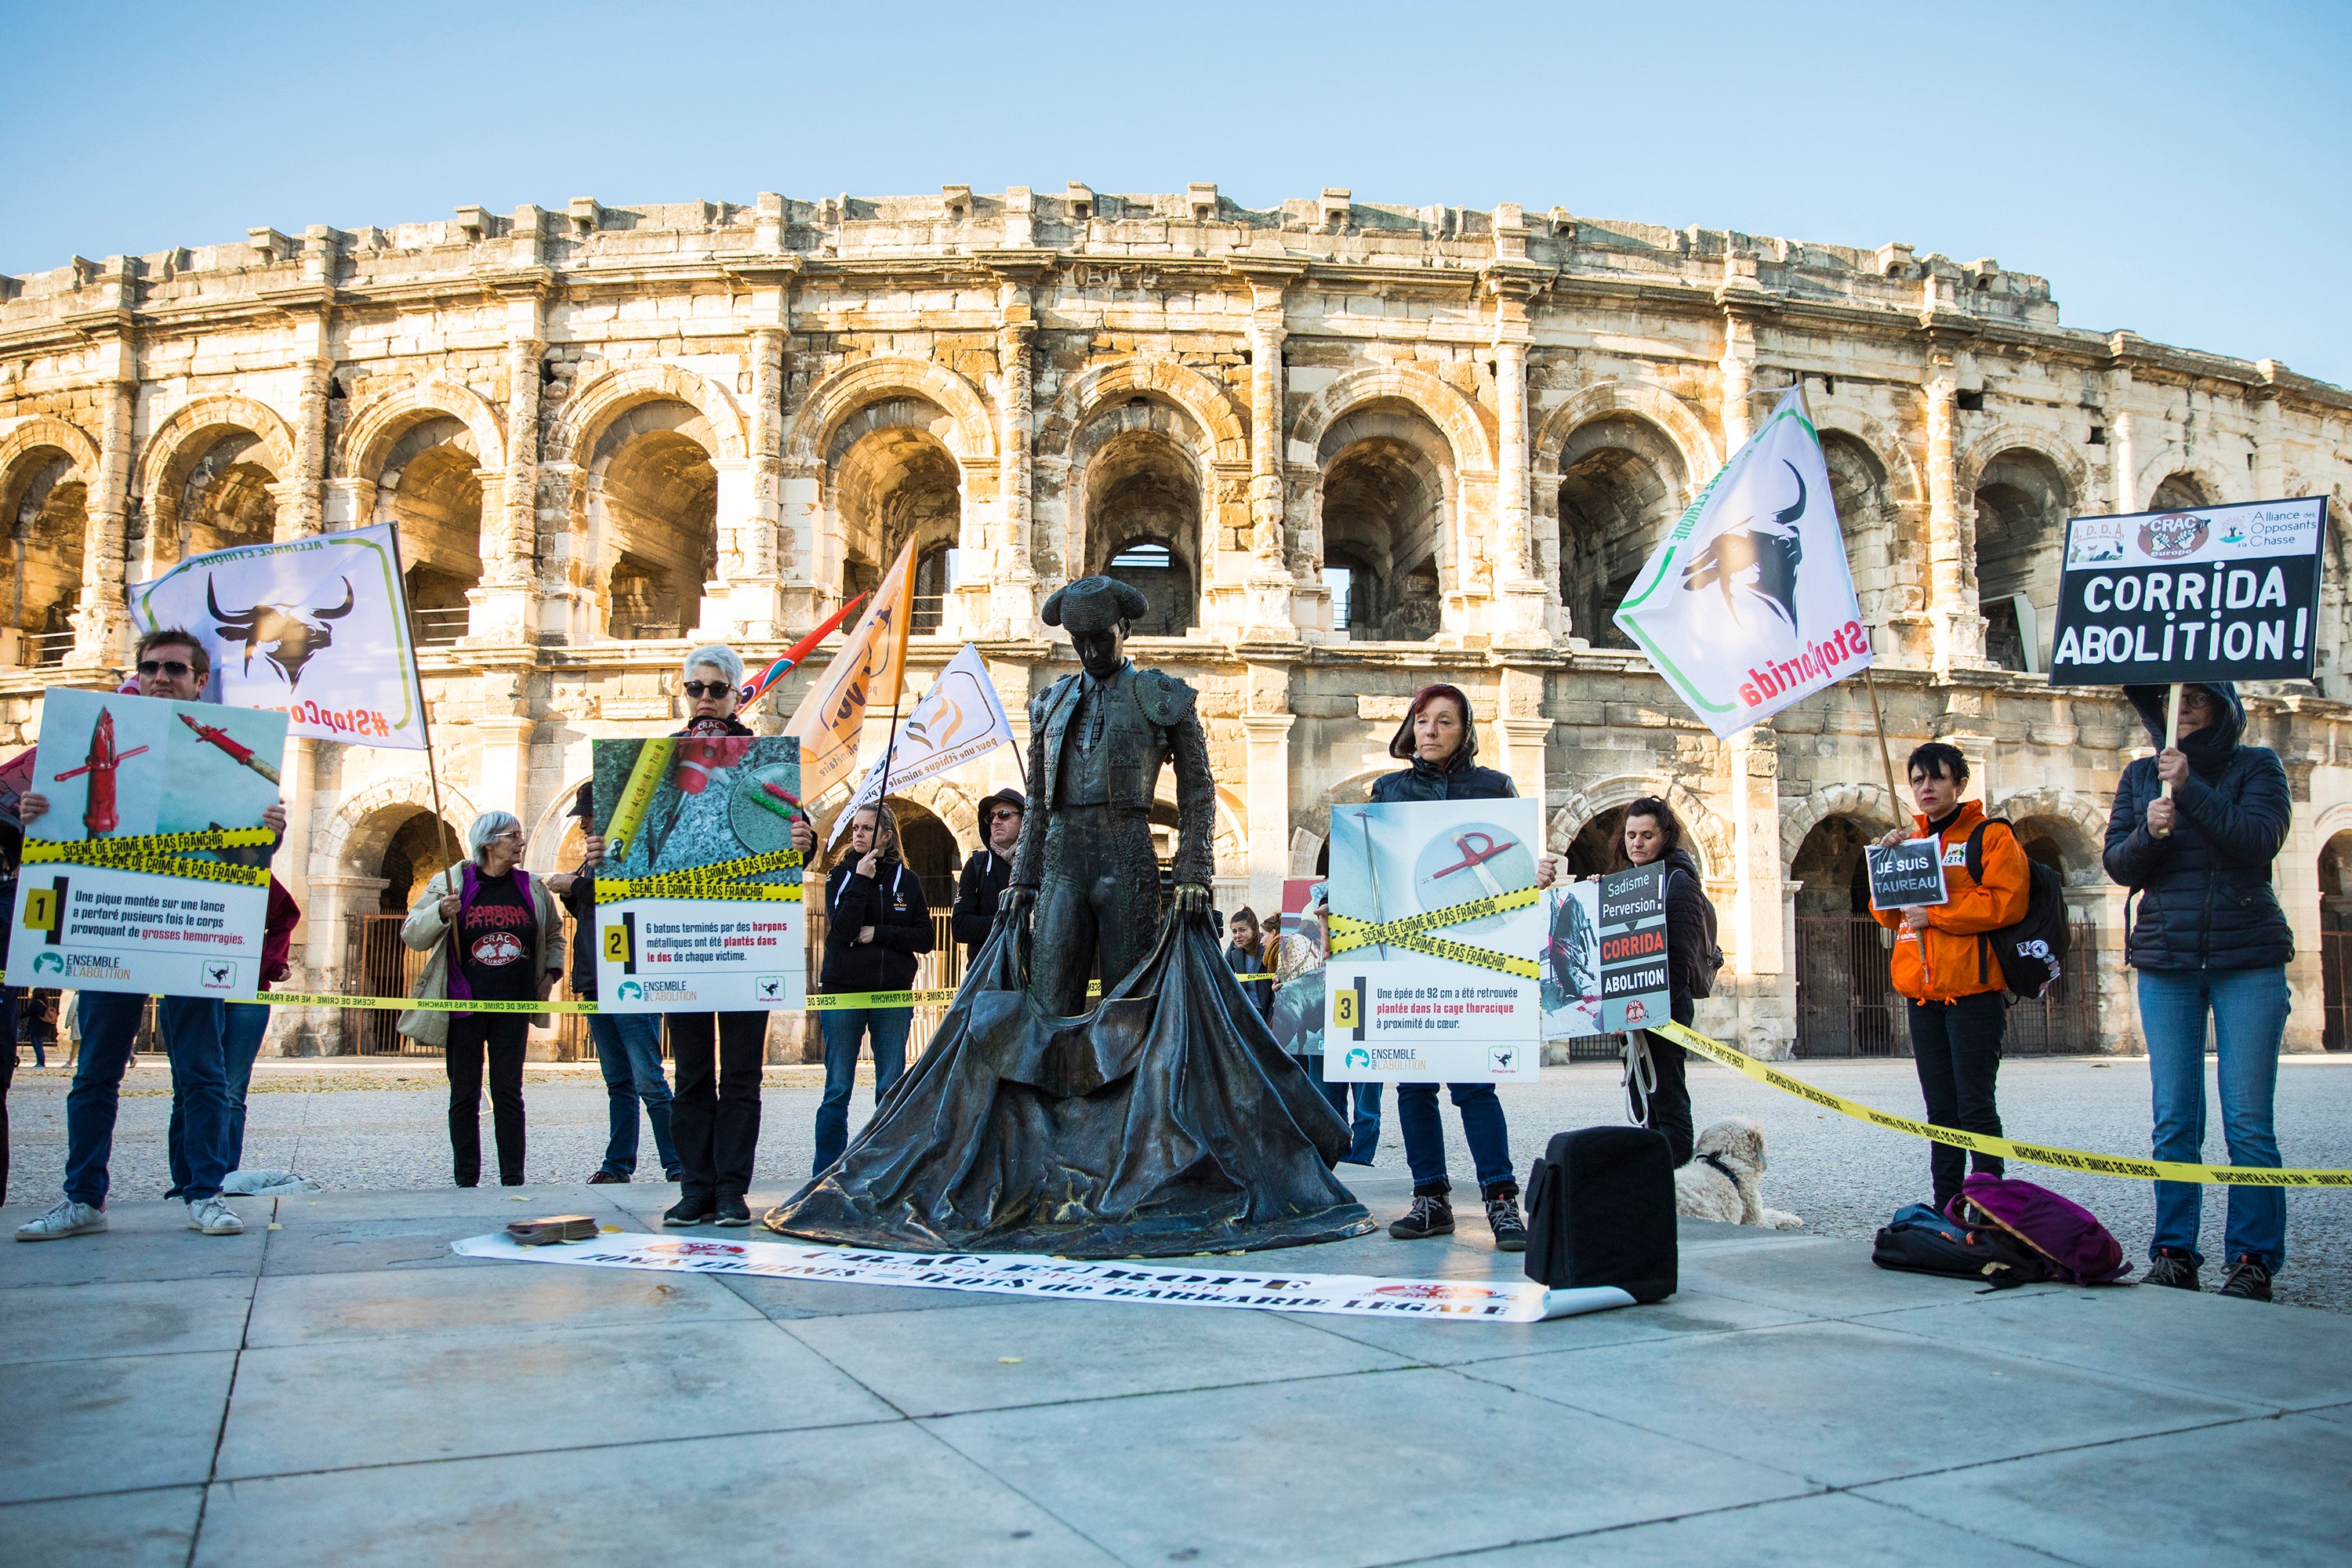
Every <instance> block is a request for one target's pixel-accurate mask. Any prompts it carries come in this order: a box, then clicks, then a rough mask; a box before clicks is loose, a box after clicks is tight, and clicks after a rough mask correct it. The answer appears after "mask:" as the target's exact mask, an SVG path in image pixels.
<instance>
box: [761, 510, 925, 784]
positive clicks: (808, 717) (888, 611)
mask: <svg viewBox="0 0 2352 1568" xmlns="http://www.w3.org/2000/svg"><path fill="white" fill-rule="evenodd" d="M914 587H915V542H914V541H913V540H912V539H909V540H908V542H907V545H906V548H905V549H903V550H901V551H899V552H898V560H897V561H895V562H893V563H891V566H890V571H889V573H888V574H887V575H886V576H885V577H884V578H883V579H882V586H881V587H880V588H878V589H877V590H876V591H875V594H874V599H873V602H872V603H871V604H869V605H866V613H865V615H863V616H859V617H858V620H857V625H856V626H854V627H852V628H851V629H850V633H849V640H848V642H847V643H845V644H844V645H843V647H842V649H841V651H840V652H839V653H837V654H835V655H834V656H833V662H832V663H831V664H828V665H826V666H825V667H824V674H823V675H820V676H818V677H817V679H816V683H815V684H814V685H813V686H811V687H810V688H809V689H808V695H807V696H805V697H803V698H802V699H801V705H800V707H799V708H797V709H795V710H793V717H792V721H791V722H789V723H787V724H786V725H785V726H784V733H785V734H787V735H795V736H798V737H799V738H800V742H801V798H802V799H803V800H806V801H814V800H815V799H816V798H817V797H818V796H819V795H823V794H824V792H825V791H826V790H829V789H831V788H832V787H833V786H834V785H835V784H839V783H840V782H841V781H842V780H844V779H845V778H847V777H848V776H849V775H850V774H851V773H855V772H856V770H857V742H858V738H859V737H860V736H861V735H862V734H863V733H864V732H865V728H866V710H867V709H868V708H869V707H877V706H879V705H881V704H883V703H888V704H889V705H890V706H891V707H893V708H895V707H897V706H898V692H899V689H900V687H901V686H902V685H904V683H905V680H906V674H907V634H908V629H909V623H910V622H911V620H912V618H913V614H914Z"/></svg>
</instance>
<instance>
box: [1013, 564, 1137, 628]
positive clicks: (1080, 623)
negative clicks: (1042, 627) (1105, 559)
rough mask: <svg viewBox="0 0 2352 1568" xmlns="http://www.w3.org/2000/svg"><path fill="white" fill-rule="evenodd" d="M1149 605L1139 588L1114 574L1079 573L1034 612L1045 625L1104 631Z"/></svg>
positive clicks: (1129, 618) (1132, 617) (1133, 616)
mask: <svg viewBox="0 0 2352 1568" xmlns="http://www.w3.org/2000/svg"><path fill="white" fill-rule="evenodd" d="M1150 608H1151V601H1150V600H1149V599H1147V598H1145V597H1144V596H1143V590H1142V589H1140V588H1139V587H1137V586H1136V585H1135V584H1132V583H1122V582H1120V581H1119V580H1118V578H1116V577H1099V576H1097V577H1081V578H1079V579H1078V580H1077V581H1076V582H1075V583H1073V584H1070V585H1069V586H1068V587H1066V588H1061V589H1057V590H1055V594H1054V596H1053V597H1052V598H1050V599H1047V600H1046V601H1045V608H1044V609H1043V610H1041V611H1039V612H1038V614H1039V615H1040V616H1042V617H1044V619H1045V624H1046V625H1047V626H1066V627H1067V628H1069V629H1070V630H1071V631H1074V632H1107V631H1108V630H1110V629H1111V628H1112V627H1113V626H1118V623H1119V622H1121V621H1123V620H1124V621H1131V620H1133V619H1135V617H1136V616H1140V615H1142V614H1143V613H1144V612H1145V611H1147V610H1149V609H1150Z"/></svg>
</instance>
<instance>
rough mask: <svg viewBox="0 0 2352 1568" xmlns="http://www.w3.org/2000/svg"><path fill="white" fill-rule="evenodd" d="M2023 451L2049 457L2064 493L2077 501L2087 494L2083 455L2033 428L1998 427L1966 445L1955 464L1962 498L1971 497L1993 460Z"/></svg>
mask: <svg viewBox="0 0 2352 1568" xmlns="http://www.w3.org/2000/svg"><path fill="white" fill-rule="evenodd" d="M2020 449H2022V450H2025V451H2029V452H2037V453H2039V454H2041V455H2042V457H2044V458H2048V459H2049V460H2050V462H2051V464H2052V465H2053V467H2055V468H2057V470H2058V472H2059V475H2060V477H2062V478H2063V479H2064V480H2065V481H2066V493H2067V494H2068V495H2070V496H2073V497H2075V498H2077V499H2079V498H2081V497H2082V496H2083V495H2084V494H2085V493H2087V491H2088V489H2089V487H2090V482H2091V468H2090V465H2089V464H2087V463H2085V462H2084V460H2083V455H2082V454H2081V453H2080V452H2078V451H2076V450H2075V449H2074V447H2073V445H2072V444H2070V443H2069V442H2067V441H2066V440H2064V439H2063V438H2062V437H2058V436H2054V435H2053V434H2051V433H2050V432H2049V431H2047V430H2043V429H2041V428H2038V427H2037V426H2032V425H2011V424H2002V425H1997V426H1994V427H1993V428H1992V429H1990V430H1988V431H1986V432H1985V433H1984V434H1983V435H1982V436H1979V437H1977V438H1976V439H1975V440H1973V441H1971V442H1969V449H1968V450H1967V451H1966V452H1964V453H1962V454H1961V456H1960V460H1959V464H1958V488H1959V489H1960V491H1961V493H1962V494H1964V495H1973V494H1974V493H1975V492H1976V488H1977V483H1978V481H1979V479H1982V478H1983V477H1984V471H1985V468H1986V467H1987V466H1988V465H1990V463H1991V462H1992V461H1993V459H1994V458H1999V457H2000V456H2002V455H2003V454H2004V453H2008V452H2012V451H2017V450H2020Z"/></svg>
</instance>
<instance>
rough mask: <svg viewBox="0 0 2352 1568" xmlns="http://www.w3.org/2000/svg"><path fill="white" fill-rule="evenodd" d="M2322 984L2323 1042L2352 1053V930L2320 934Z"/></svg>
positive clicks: (2335, 1048)
mask: <svg viewBox="0 0 2352 1568" xmlns="http://www.w3.org/2000/svg"><path fill="white" fill-rule="evenodd" d="M2319 981H2320V990H2321V996H2322V999H2323V1001H2324V1003H2325V1005H2326V1012H2325V1014H2324V1017H2325V1020H2326V1021H2325V1023H2324V1024H2323V1026H2322V1033H2321V1037H2320V1040H2321V1043H2322V1044H2323V1045H2325V1046H2326V1047H2327V1048H2328V1049H2329V1050H2331V1051H2352V931H2321V932H2320V933H2319Z"/></svg>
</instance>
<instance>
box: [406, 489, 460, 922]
mask: <svg viewBox="0 0 2352 1568" xmlns="http://www.w3.org/2000/svg"><path fill="white" fill-rule="evenodd" d="M392 569H393V575H394V584H395V586H396V587H397V588H398V590H399V593H400V613H401V618H402V619H403V620H404V621H405V622H406V623H407V626H408V662H409V663H410V664H411V665H412V666H413V665H415V663H416V612H415V610H414V609H412V608H411V607H410V606H409V603H408V566H407V563H405V562H404V561H403V560H402V559H401V554H400V525H399V524H398V523H396V522H395V523H394V524H393V525H392ZM416 727H417V728H418V729H419V730H420V731H423V732H424V735H425V778H426V780H427V781H428V782H429V783H430V784H432V786H433V820H434V821H435V822H436V823H437V824H438V825H439V826H440V829H441V831H440V834H439V837H440V839H441V853H442V854H443V855H445V856H446V857H448V866H447V870H448V871H450V872H451V873H453V874H454V873H455V872H456V871H457V843H456V841H455V840H454V839H453V838H452V837H451V836H450V832H449V819H448V817H446V816H443V815H442V811H441V769H440V766H439V764H438V763H437V762H436V759H435V757H434V755H433V710H432V705H431V704H430V703H428V702H426V701H425V672H424V671H423V670H422V669H419V670H418V671H417V672H416ZM449 890H450V891H451V892H453V893H454V892H456V891H457V883H456V882H454V881H453V882H451V883H450V884H449Z"/></svg>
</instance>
